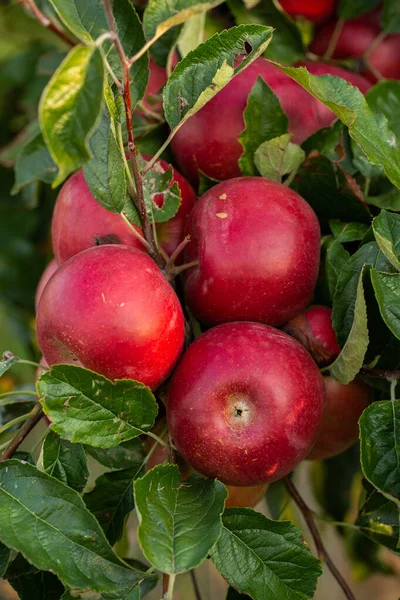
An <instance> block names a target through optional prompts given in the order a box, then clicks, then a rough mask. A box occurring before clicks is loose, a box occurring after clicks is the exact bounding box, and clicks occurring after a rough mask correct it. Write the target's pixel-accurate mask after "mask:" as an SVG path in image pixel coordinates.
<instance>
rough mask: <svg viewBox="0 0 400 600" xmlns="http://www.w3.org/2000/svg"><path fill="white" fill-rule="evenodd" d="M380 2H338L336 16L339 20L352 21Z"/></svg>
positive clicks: (361, 0) (343, 0) (353, 0)
mask: <svg viewBox="0 0 400 600" xmlns="http://www.w3.org/2000/svg"><path fill="white" fill-rule="evenodd" d="M379 1H380V0H339V6H338V15H339V17H340V18H341V19H345V20H346V21H347V20H348V19H354V18H355V17H358V16H359V15H362V14H364V13H366V12H369V11H370V10H372V9H373V8H375V6H378V4H379Z"/></svg>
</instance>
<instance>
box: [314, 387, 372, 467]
mask: <svg viewBox="0 0 400 600" xmlns="http://www.w3.org/2000/svg"><path fill="white" fill-rule="evenodd" d="M323 379H324V384H325V390H326V394H325V398H326V402H325V408H324V415H323V417H322V424H321V428H320V430H319V432H318V435H317V439H316V442H315V444H314V446H313V448H312V450H311V452H310V454H309V455H308V458H309V459H312V460H320V459H322V458H329V457H330V456H336V454H340V453H341V452H344V451H345V450H347V448H350V446H351V445H352V444H354V442H356V441H357V439H358V420H359V418H360V417H361V415H362V413H363V411H364V409H366V408H367V406H368V405H369V404H370V403H371V401H372V396H371V390H370V388H369V387H368V386H367V385H366V384H365V383H364V382H363V381H362V380H361V379H355V380H354V381H352V382H351V383H348V384H347V385H344V384H343V383H339V382H338V381H336V379H334V378H333V377H330V376H327V377H324V378H323Z"/></svg>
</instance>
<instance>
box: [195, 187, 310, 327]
mask: <svg viewBox="0 0 400 600" xmlns="http://www.w3.org/2000/svg"><path fill="white" fill-rule="evenodd" d="M188 233H189V234H190V235H191V239H192V241H191V243H190V244H188V246H187V247H186V249H185V261H186V262H189V261H193V260H198V261H199V265H198V266H197V267H194V268H192V269H190V270H189V271H188V272H187V276H186V279H185V294H186V298H187V301H188V304H189V306H190V307H191V309H192V310H193V312H194V313H195V315H196V316H197V317H198V318H199V319H200V320H201V321H203V322H204V323H206V324H208V325H213V324H216V323H224V322H227V321H260V322H263V323H267V324H269V325H282V324H283V323H286V322H287V321H288V320H289V319H291V318H292V317H294V316H295V315H297V314H298V313H299V312H301V311H302V310H304V308H305V307H306V306H307V305H308V304H309V302H310V299H311V296H312V293H313V290H314V286H315V283H316V280H317V276H318V265H319V255H320V232H319V224H318V220H317V217H316V216H315V214H314V212H313V210H312V209H311V207H310V206H309V205H308V204H307V202H305V200H303V199H302V198H301V197H300V196H299V195H298V194H296V193H295V192H294V191H293V190H290V189H289V188H288V187H286V186H284V185H281V184H280V183H275V182H273V181H270V180H269V179H265V178H262V177H238V178H236V179H231V180H229V181H224V182H222V183H219V184H218V185H216V186H214V187H213V188H211V189H210V190H209V191H208V192H206V193H205V194H204V195H203V196H202V197H201V198H200V199H199V201H198V202H197V204H196V206H195V208H194V210H193V211H192V213H191V215H190V217H189V221H188Z"/></svg>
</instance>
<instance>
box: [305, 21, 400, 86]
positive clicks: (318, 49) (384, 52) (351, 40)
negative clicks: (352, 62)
mask: <svg viewBox="0 0 400 600" xmlns="http://www.w3.org/2000/svg"><path fill="white" fill-rule="evenodd" d="M335 27H336V22H335V21H332V22H329V23H326V24H324V25H321V27H319V28H317V30H316V32H315V38H314V40H313V42H312V43H311V45H310V50H311V52H314V54H317V55H319V56H323V55H324V54H325V52H326V50H327V48H328V45H329V41H330V39H331V37H332V35H333V32H334V30H335ZM380 32H381V29H380V24H379V18H378V15H377V13H376V11H374V12H372V13H368V14H366V15H362V16H361V17H358V18H357V19H351V20H349V21H345V23H344V25H343V28H342V31H341V33H340V35H339V38H338V41H337V44H336V47H335V50H334V52H333V55H332V57H333V58H338V59H341V58H361V57H362V56H363V55H364V54H365V52H366V51H367V50H368V49H369V48H370V46H371V44H372V43H373V41H374V40H375V38H376V37H377V36H378V35H379V34H380ZM399 53H400V34H398V33H395V34H390V35H387V36H386V37H385V38H384V39H383V40H382V41H381V43H380V44H379V45H378V46H377V47H376V48H375V49H374V50H373V51H372V52H371V54H370V55H369V57H368V62H369V63H370V64H371V65H372V67H374V68H375V69H377V70H378V71H379V73H380V74H381V75H382V76H383V77H385V78H386V79H400V63H399V61H398V59H397V57H398V55H399ZM361 66H362V72H363V73H365V75H366V76H367V77H368V78H369V79H371V81H373V82H375V81H376V77H375V75H374V73H373V72H371V70H370V69H369V68H368V65H364V66H363V65H361Z"/></svg>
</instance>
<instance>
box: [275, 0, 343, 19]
mask: <svg viewBox="0 0 400 600" xmlns="http://www.w3.org/2000/svg"><path fill="white" fill-rule="evenodd" d="M279 4H280V5H281V6H282V8H283V10H284V11H285V12H287V13H288V15H290V16H291V17H304V18H305V19H308V20H309V21H313V22H314V23H317V22H318V21H324V20H325V19H327V18H328V17H330V16H331V14H332V13H333V12H334V10H335V7H336V0H317V1H316V0H279Z"/></svg>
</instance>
